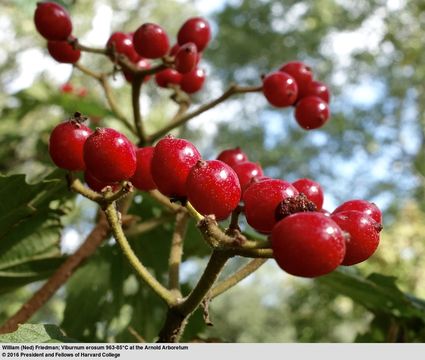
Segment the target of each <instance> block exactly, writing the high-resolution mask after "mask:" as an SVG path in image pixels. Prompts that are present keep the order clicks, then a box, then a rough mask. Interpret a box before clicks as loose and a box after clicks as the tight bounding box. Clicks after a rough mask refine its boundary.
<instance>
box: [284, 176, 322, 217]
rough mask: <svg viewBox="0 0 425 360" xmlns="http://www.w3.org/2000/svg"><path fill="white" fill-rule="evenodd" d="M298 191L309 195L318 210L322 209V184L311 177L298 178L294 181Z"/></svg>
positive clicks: (308, 197)
mask: <svg viewBox="0 0 425 360" xmlns="http://www.w3.org/2000/svg"><path fill="white" fill-rule="evenodd" d="M292 185H293V186H294V187H295V189H297V190H298V192H300V193H302V194H304V195H305V196H307V199H309V200H310V201H312V202H313V203H314V205H316V208H317V211H320V210H321V209H322V206H323V189H322V187H321V186H320V184H319V183H318V182H316V181H313V180H311V179H306V178H303V179H298V180H296V181H294V182H293V183H292Z"/></svg>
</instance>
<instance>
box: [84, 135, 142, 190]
mask: <svg viewBox="0 0 425 360" xmlns="http://www.w3.org/2000/svg"><path fill="white" fill-rule="evenodd" d="M84 161H85V163H86V167H87V171H89V172H90V173H91V174H92V175H93V176H94V177H95V178H96V179H98V180H99V181H100V182H104V183H114V182H119V181H122V180H128V179H129V178H130V177H131V176H133V174H134V172H135V171H136V151H135V147H134V145H133V144H132V143H131V142H130V140H128V139H127V137H126V136H125V135H123V134H121V133H119V132H118V131H116V130H114V129H110V128H98V129H96V131H95V132H94V133H93V134H92V135H90V137H89V138H88V139H87V141H86V143H85V144H84Z"/></svg>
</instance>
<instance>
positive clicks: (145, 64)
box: [123, 57, 151, 83]
mask: <svg viewBox="0 0 425 360" xmlns="http://www.w3.org/2000/svg"><path fill="white" fill-rule="evenodd" d="M139 58H140V57H139ZM136 66H137V67H138V68H139V69H140V70H147V69H150V68H151V63H150V62H149V60H147V59H143V58H142V59H140V60H139V61H138V62H137V63H136ZM123 74H124V77H125V79H126V80H127V81H128V82H130V83H131V82H132V81H133V74H132V73H131V72H128V71H125V70H123ZM150 78H151V77H150V75H148V76H145V78H144V79H143V82H146V81H149V79H150Z"/></svg>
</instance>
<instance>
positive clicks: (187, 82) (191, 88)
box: [180, 68, 206, 94]
mask: <svg viewBox="0 0 425 360" xmlns="http://www.w3.org/2000/svg"><path fill="white" fill-rule="evenodd" d="M205 77H206V73H205V70H204V69H199V68H195V69H194V70H192V71H191V72H188V73H186V74H183V76H182V80H181V82H180V87H181V89H182V90H183V91H184V92H187V93H188V94H193V93H195V92H197V91H199V90H201V89H202V86H203V85H204V82H205Z"/></svg>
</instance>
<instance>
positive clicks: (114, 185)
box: [84, 171, 119, 193]
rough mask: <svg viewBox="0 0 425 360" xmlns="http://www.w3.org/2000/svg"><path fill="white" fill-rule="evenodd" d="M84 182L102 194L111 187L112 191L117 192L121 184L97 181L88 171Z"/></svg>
mask: <svg viewBox="0 0 425 360" xmlns="http://www.w3.org/2000/svg"><path fill="white" fill-rule="evenodd" d="M84 181H85V182H86V184H87V185H88V187H89V188H90V189H92V190H94V191H96V192H99V193H100V192H102V190H103V189H104V188H105V187H107V186H110V187H111V188H112V191H117V190H118V189H119V184H117V183H105V182H102V181H99V180H97V179H96V178H95V177H94V176H93V175H92V174H90V173H89V172H88V171H86V172H85V173H84Z"/></svg>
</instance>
